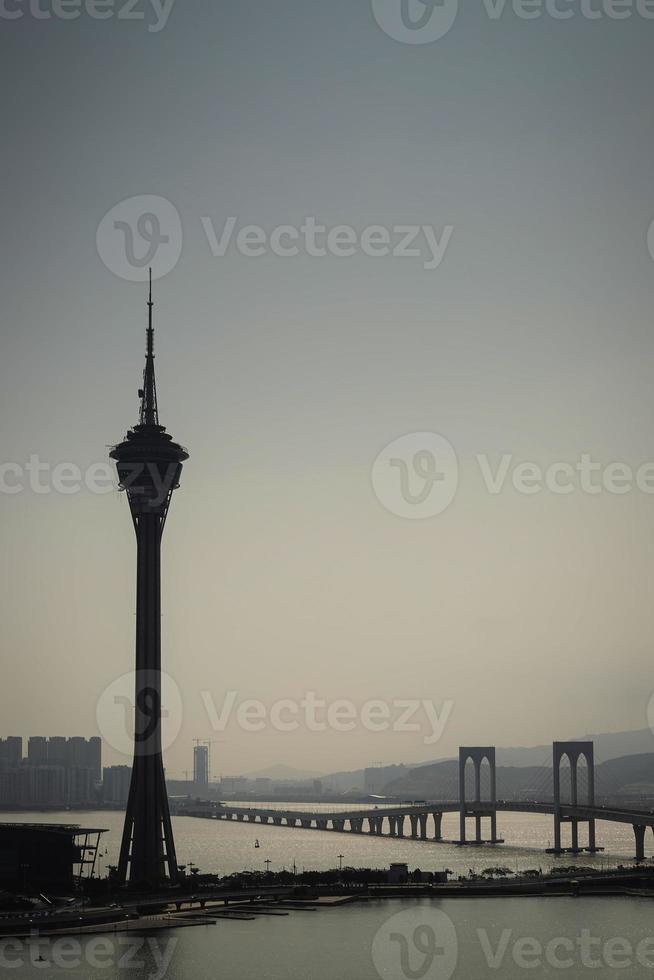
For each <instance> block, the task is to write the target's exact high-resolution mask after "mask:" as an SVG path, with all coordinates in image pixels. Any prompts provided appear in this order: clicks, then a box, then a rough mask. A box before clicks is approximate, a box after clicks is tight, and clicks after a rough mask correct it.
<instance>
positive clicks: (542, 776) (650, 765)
mask: <svg viewBox="0 0 654 980" xmlns="http://www.w3.org/2000/svg"><path fill="white" fill-rule="evenodd" d="M458 780H459V765H458V762H455V761H454V760H449V761H445V762H437V763H435V764H434V765H430V766H420V767H418V768H417V769H411V770H409V771H408V772H407V773H406V775H404V776H402V777H401V778H400V779H394V780H391V782H389V783H387V784H386V786H384V789H383V793H384V795H386V796H394V797H401V798H405V799H411V800H415V799H420V800H456V799H458V795H459V785H458ZM562 785H563V786H565V785H566V783H565V777H563V783H562ZM583 785H584V787H585V783H584V784H583ZM595 787H596V796H597V798H598V799H601V798H602V797H603V796H610V797H615V796H630V795H631V796H637V795H641V796H652V795H654V753H652V752H649V753H638V754H636V755H628V756H622V757H621V758H618V759H610V760H608V761H606V762H602V763H600V764H599V765H597V764H596V766H595ZM497 795H498V798H499V799H514V798H522V799H534V800H536V799H537V800H548V799H551V797H552V769H551V765H549V766H499V765H498V767H497Z"/></svg>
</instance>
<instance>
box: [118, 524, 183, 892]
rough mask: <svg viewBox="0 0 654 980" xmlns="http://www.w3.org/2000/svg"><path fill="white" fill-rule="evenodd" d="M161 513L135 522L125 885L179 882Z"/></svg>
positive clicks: (123, 854) (121, 861) (123, 857)
mask: <svg viewBox="0 0 654 980" xmlns="http://www.w3.org/2000/svg"><path fill="white" fill-rule="evenodd" d="M162 530H163V526H162V520H161V517H160V516H159V515H158V514H156V513H155V514H142V515H140V516H139V518H138V521H137V523H136V541H137V581H136V681H135V719H134V763H133V766H132V777H131V783H130V790H129V797H128V801H127V813H126V816H125V825H124V828H123V838H122V843H121V848H120V859H119V863H118V875H119V878H120V880H121V881H122V882H126V881H127V880H128V878H129V880H130V881H131V882H133V883H139V884H140V883H143V884H148V885H157V884H161V882H164V881H170V882H174V881H175V880H176V879H177V876H178V871H177V861H176V856H175V844H174V840H173V833H172V825H171V822H170V811H169V807H168V795H167V793H166V783H165V778H164V767H163V759H162V754H161V536H162Z"/></svg>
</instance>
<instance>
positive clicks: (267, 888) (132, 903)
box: [0, 867, 654, 937]
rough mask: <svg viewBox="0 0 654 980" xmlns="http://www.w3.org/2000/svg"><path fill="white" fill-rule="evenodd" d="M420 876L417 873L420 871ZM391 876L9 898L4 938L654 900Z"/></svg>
mask: <svg viewBox="0 0 654 980" xmlns="http://www.w3.org/2000/svg"><path fill="white" fill-rule="evenodd" d="M418 874H419V873H418ZM387 878H388V873H387V872H385V871H371V870H367V869H352V868H348V869H343V870H342V871H332V872H304V873H303V874H301V875H296V876H295V877H294V876H293V875H292V874H291V873H289V872H280V873H268V874H263V873H261V874H259V873H242V874H240V875H232V876H230V877H229V878H226V879H219V878H216V877H213V876H208V875H203V876H200V875H197V876H195V877H193V878H191V879H187V880H186V881H185V882H184V884H183V885H181V886H179V887H176V888H174V889H168V890H166V891H165V892H160V893H156V894H152V893H140V894H139V893H136V892H129V891H125V890H115V889H112V887H111V882H110V881H108V880H102V881H94V882H87V883H86V888H85V893H80V894H78V895H76V896H75V897H73V898H67V899H52V898H49V897H47V896H39V897H38V898H36V899H35V898H27V897H20V896H9V895H5V896H4V897H3V909H2V911H0V934H1V935H4V936H17V937H19V936H29V935H33V934H34V933H35V932H37V933H38V934H40V935H70V934H83V933H106V932H123V931H131V930H134V931H140V932H143V931H151V930H157V929H170V928H181V927H189V926H193V925H207V924H211V923H214V922H216V921H217V920H218V919H237V920H244V919H245V920H247V919H254V918H256V917H258V916H262V915H266V916H274V915H288V914H289V913H291V912H300V911H302V912H310V911H316V910H318V909H324V908H329V907H330V906H334V905H341V904H344V903H348V902H366V901H370V900H378V899H382V898H395V899H396V898H403V899H407V900H408V899H411V898H418V897H420V898H424V897H432V898H445V897H447V898H456V897H461V898H471V897H475V898H502V897H510V896H523V897H529V896H539V897H546V896H552V897H554V896H562V895H567V896H578V897H580V898H583V897H584V896H590V895H592V896H612V897H615V896H624V895H629V896H632V897H633V896H639V897H642V898H643V899H652V898H654V869H652V868H625V867H619V868H616V869H614V870H612V871H602V872H597V871H594V870H592V869H588V868H575V867H572V868H568V869H565V870H564V871H560V870H559V871H556V872H552V873H546V874H543V873H540V872H539V871H537V870H534V871H532V872H530V873H528V874H525V875H522V876H509V874H508V873H507V871H506V869H502V868H494V869H490V868H489V869H487V872H486V873H485V874H483V875H479V876H474V877H470V878H463V879H459V880H457V881H415V880H414V881H408V882H406V883H401V884H400V883H390V882H388V880H387Z"/></svg>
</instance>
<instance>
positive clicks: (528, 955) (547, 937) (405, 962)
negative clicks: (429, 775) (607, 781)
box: [0, 807, 654, 980]
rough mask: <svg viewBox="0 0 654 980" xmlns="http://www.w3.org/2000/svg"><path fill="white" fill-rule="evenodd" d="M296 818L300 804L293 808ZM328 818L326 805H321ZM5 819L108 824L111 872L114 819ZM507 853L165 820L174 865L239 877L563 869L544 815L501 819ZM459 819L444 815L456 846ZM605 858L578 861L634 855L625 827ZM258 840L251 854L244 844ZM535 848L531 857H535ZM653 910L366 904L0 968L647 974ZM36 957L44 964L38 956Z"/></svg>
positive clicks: (15, 951) (250, 978) (191, 973)
mask: <svg viewBox="0 0 654 980" xmlns="http://www.w3.org/2000/svg"><path fill="white" fill-rule="evenodd" d="M298 808H301V807H298ZM324 809H329V807H325V808H324ZM3 819H5V820H15V821H18V820H24V821H27V822H34V821H37V820H38V821H43V822H54V823H80V824H82V825H87V826H96V827H107V828H108V830H109V833H108V834H107V835H105V846H106V849H107V850H108V854H107V855H106V857H104V858H103V864H104V865H106V864H107V863H114V862H115V861H116V858H117V851H118V846H119V842H120V831H121V829H122V822H123V814H122V813H115V812H104V811H101V812H88V813H83V814H82V813H70V812H66V813H49V814H34V813H29V814H27V813H25V814H4V815H3ZM500 821H501V822H500V829H501V833H502V834H503V836H505V837H506V838H507V840H508V841H510V844H509V846H503V847H500V848H495V849H477V848H465V849H462V848H457V847H454V846H453V845H450V844H435V843H422V842H412V841H407V840H405V841H400V840H394V839H379V838H374V837H366V836H365V835H364V836H360V835H349V834H335V833H322V832H318V831H307V830H301V829H299V828H286V827H274V826H268V825H263V826H260V825H258V824H257V825H256V826H254V825H253V826H248V825H247V824H241V823H236V822H234V823H228V822H223V821H209V820H202V819H194V818H190V817H176V818H174V819H173V826H174V831H175V838H176V843H177V850H178V855H179V860H180V862H182V863H189V862H191V861H192V862H194V863H196V864H197V865H198V866H199V867H200V868H201V869H202V870H206V871H214V872H220V873H224V874H228V873H231V872H233V871H239V870H242V869H243V868H249V869H263V868H264V862H265V860H266V859H267V858H269V859H270V861H271V867H272V869H273V870H276V869H280V868H282V867H286V868H289V867H291V866H292V864H293V861H295V863H296V865H297V867H298V869H301V868H302V867H307V868H309V867H311V868H319V869H326V868H333V867H335V866H337V865H338V860H339V858H338V855H339V854H342V855H343V864H344V865H348V864H349V865H356V866H369V867H387V866H388V864H389V863H390V862H391V861H407V862H408V864H409V866H410V867H412V868H413V867H421V868H423V869H439V868H443V867H449V868H452V869H453V870H454V871H455V872H467V870H468V868H470V867H472V868H475V869H476V870H481V869H482V868H484V867H487V866H489V865H497V864H501V865H504V866H507V867H509V868H515V869H519V868H526V867H543V868H545V867H550V866H552V865H556V864H561V863H563V864H570V863H571V861H572V860H573V859H572V858H571V857H569V856H568V857H564V858H553V857H551V856H547V855H545V854H544V853H543V851H542V847H543V844H546V843H547V841H548V838H549V837H550V836H551V818H549V819H548V818H547V817H544V816H540V815H539V816H532V815H528V814H514V815H508V814H502V815H501V818H500ZM455 829H456V818H455V817H454V816H451V817H450V816H448V817H446V818H445V819H444V832H445V834H446V835H449V834H451V835H452V836H454V833H455ZM598 831H599V841H600V843H602V844H604V845H605V846H607V848H608V856H607V855H606V854H605V855H604V856H601V855H596V856H594V857H591V856H590V855H583V856H580V857H579V858H578V859H577V860H578V861H583V863H584V864H594V865H596V866H598V865H602V864H606V863H607V862H610V863H612V864H614V863H616V862H617V861H618V860H619V859H620V855H621V856H622V858H623V859H624V860H625V861H626V860H628V858H629V857H630V855H631V850H632V837H631V828H622V827H620V826H616V825H613V824H600V825H599V826H598ZM256 837H258V838H259V841H260V848H259V849H255V848H254V840H255V838H256ZM539 846H540V849H537V848H539ZM653 912H654V905H653V904H652V902H651V901H650V900H648V899H644V898H631V897H624V898H623V897H619V898H611V897H601V898H590V897H589V898H547V899H545V898H540V897H533V898H532V897H521V898H501V899H472V898H459V899H417V900H411V901H409V900H391V901H380V900H372V901H370V902H365V903H360V904H359V903H357V904H352V905H346V906H341V907H336V908H325V909H320V910H317V911H315V912H303V911H301V912H295V911H291V912H290V914H289V915H288V916H287V917H274V918H265V917H262V918H257V919H255V920H254V921H225V920H218V921H217V923H216V924H215V925H211V926H205V925H202V926H198V927H193V928H186V929H171V930H169V931H168V930H166V931H162V932H156V933H152V934H149V935H148V934H142V933H139V932H135V933H130V934H128V935H124V934H115V935H111V934H108V935H105V936H88V937H84V938H83V939H77V938H70V937H67V938H66V944H67V945H66V946H64V947H62V945H61V940H59V941H58V942H57V941H55V940H49V941H47V940H41V945H40V946H39V947H38V948H37V947H36V946H34V944H31V945H30V944H29V943H19V944H18V945H17V946H7V945H6V943H5V941H0V967H3V968H6V969H7V970H8V973H9V975H13V976H16V977H20V978H21V980H23V978H28V980H36V978H37V977H40V978H43V980H63V978H64V977H66V978H67V977H78V978H80V980H81V978H84V980H101V978H103V980H216V978H217V977H221V978H222V977H224V978H225V980H451V978H454V980H483V978H486V977H498V978H500V980H515V978H516V977H521V976H523V975H524V974H526V975H527V976H531V977H534V978H553V977H561V976H563V977H565V978H570V980H577V978H581V977H592V978H595V977H599V978H603V977H606V978H609V977H618V976H619V977H622V978H625V980H632V978H634V980H635V978H638V980H640V978H642V977H646V976H653V977H654V915H652V913H653ZM39 955H41V956H42V960H41V961H38V960H37V957H38V956H39Z"/></svg>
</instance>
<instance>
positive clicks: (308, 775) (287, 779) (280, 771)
mask: <svg viewBox="0 0 654 980" xmlns="http://www.w3.org/2000/svg"><path fill="white" fill-rule="evenodd" d="M246 776H247V778H248V779H275V780H277V781H278V782H281V783H301V782H302V781H303V780H305V779H320V778H321V777H322V776H323V773H321V772H314V771H311V770H308V769H294V768H293V767H292V766H270V767H269V768H268V769H260V770H259V771H258V772H248V773H246Z"/></svg>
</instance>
